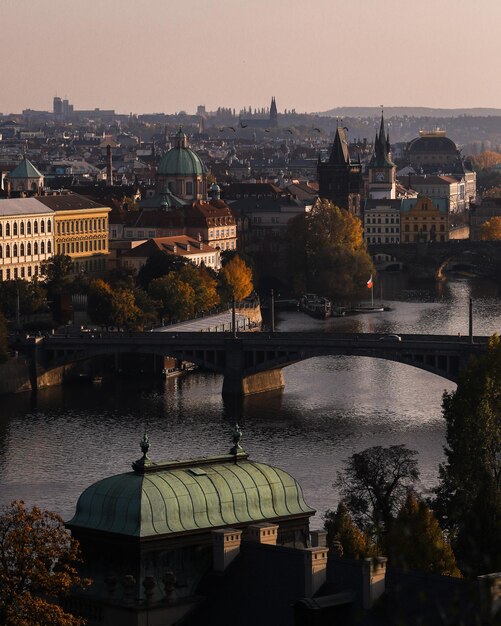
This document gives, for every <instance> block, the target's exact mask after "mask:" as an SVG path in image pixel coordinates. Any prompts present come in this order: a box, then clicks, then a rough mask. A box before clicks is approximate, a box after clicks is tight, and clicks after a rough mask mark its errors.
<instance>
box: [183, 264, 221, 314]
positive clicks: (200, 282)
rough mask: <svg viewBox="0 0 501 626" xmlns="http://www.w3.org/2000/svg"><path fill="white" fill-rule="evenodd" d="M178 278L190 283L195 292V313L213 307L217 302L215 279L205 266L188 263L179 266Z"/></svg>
mask: <svg viewBox="0 0 501 626" xmlns="http://www.w3.org/2000/svg"><path fill="white" fill-rule="evenodd" d="M179 278H180V279H181V280H182V281H183V282H185V283H187V284H188V285H190V287H191V288H192V289H193V291H194V293H195V303H194V310H195V313H198V312H200V311H207V310H209V309H213V308H214V307H215V306H217V305H218V304H219V294H218V292H217V280H216V279H215V278H214V277H212V276H211V275H210V273H209V271H208V270H207V268H206V267H204V266H198V267H197V266H196V265H193V264H191V263H188V264H187V265H185V266H184V267H182V268H181V270H180V272H179Z"/></svg>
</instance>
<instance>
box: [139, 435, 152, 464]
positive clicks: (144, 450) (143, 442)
mask: <svg viewBox="0 0 501 626" xmlns="http://www.w3.org/2000/svg"><path fill="white" fill-rule="evenodd" d="M139 445H140V446H141V452H142V453H143V459H147V458H148V450H149V449H150V440H149V439H148V433H146V432H145V433H144V435H143V438H142V439H141V441H140V442H139Z"/></svg>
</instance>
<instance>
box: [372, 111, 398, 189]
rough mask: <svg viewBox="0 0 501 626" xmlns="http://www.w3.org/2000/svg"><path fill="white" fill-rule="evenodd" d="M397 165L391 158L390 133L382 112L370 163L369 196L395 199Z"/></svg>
mask: <svg viewBox="0 0 501 626" xmlns="http://www.w3.org/2000/svg"><path fill="white" fill-rule="evenodd" d="M396 182H397V167H396V165H395V164H394V163H393V161H392V160H391V152H390V134H389V133H386V131H385V129H384V114H383V113H381V126H380V128H379V134H378V133H376V140H375V142H374V154H373V155H372V158H371V160H370V163H369V186H368V191H369V198H372V199H374V200H378V199H383V198H386V199H388V200H395V198H396V197H397V194H396Z"/></svg>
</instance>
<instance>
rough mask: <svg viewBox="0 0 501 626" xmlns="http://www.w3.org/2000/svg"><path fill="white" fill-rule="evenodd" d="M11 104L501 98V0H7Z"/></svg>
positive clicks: (151, 105) (4, 101)
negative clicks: (55, 99)
mask: <svg viewBox="0 0 501 626" xmlns="http://www.w3.org/2000/svg"><path fill="white" fill-rule="evenodd" d="M0 15H1V20H2V34H1V37H0V50H1V51H2V58H3V63H2V88H1V91H0V111H1V112H3V113H10V112H19V111H21V110H22V109H23V108H28V107H30V108H34V109H42V110H50V109H51V108H52V98H53V96H54V95H56V94H57V95H59V96H62V97H68V99H69V100H70V102H72V103H73V104H74V106H75V108H76V109H87V108H94V107H99V108H103V109H105V108H114V109H115V110H116V111H118V112H121V113H129V112H134V113H143V112H160V111H163V112H175V111H180V110H186V111H188V112H190V113H191V112H194V111H195V109H196V106H197V105H198V104H205V105H206V107H207V108H208V109H209V110H212V109H214V108H217V107H218V106H229V107H234V108H236V109H237V110H238V109H240V108H241V107H243V106H247V107H248V106H249V105H252V106H253V107H261V106H268V105H269V102H270V98H271V96H272V95H274V96H275V97H276V99H277V105H278V109H279V111H283V109H284V108H295V109H296V110H297V111H308V112H312V111H323V110H326V109H329V108H332V107H335V106H377V105H379V104H383V103H384V104H385V105H387V106H430V107H474V106H486V107H501V80H500V78H499V61H498V59H499V34H500V28H501V0H476V1H475V0H415V1H414V2H409V1H406V0H301V1H300V0H141V1H139V0H0Z"/></svg>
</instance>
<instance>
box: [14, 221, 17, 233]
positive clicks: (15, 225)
mask: <svg viewBox="0 0 501 626" xmlns="http://www.w3.org/2000/svg"><path fill="white" fill-rule="evenodd" d="M14 237H17V222H14Z"/></svg>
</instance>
